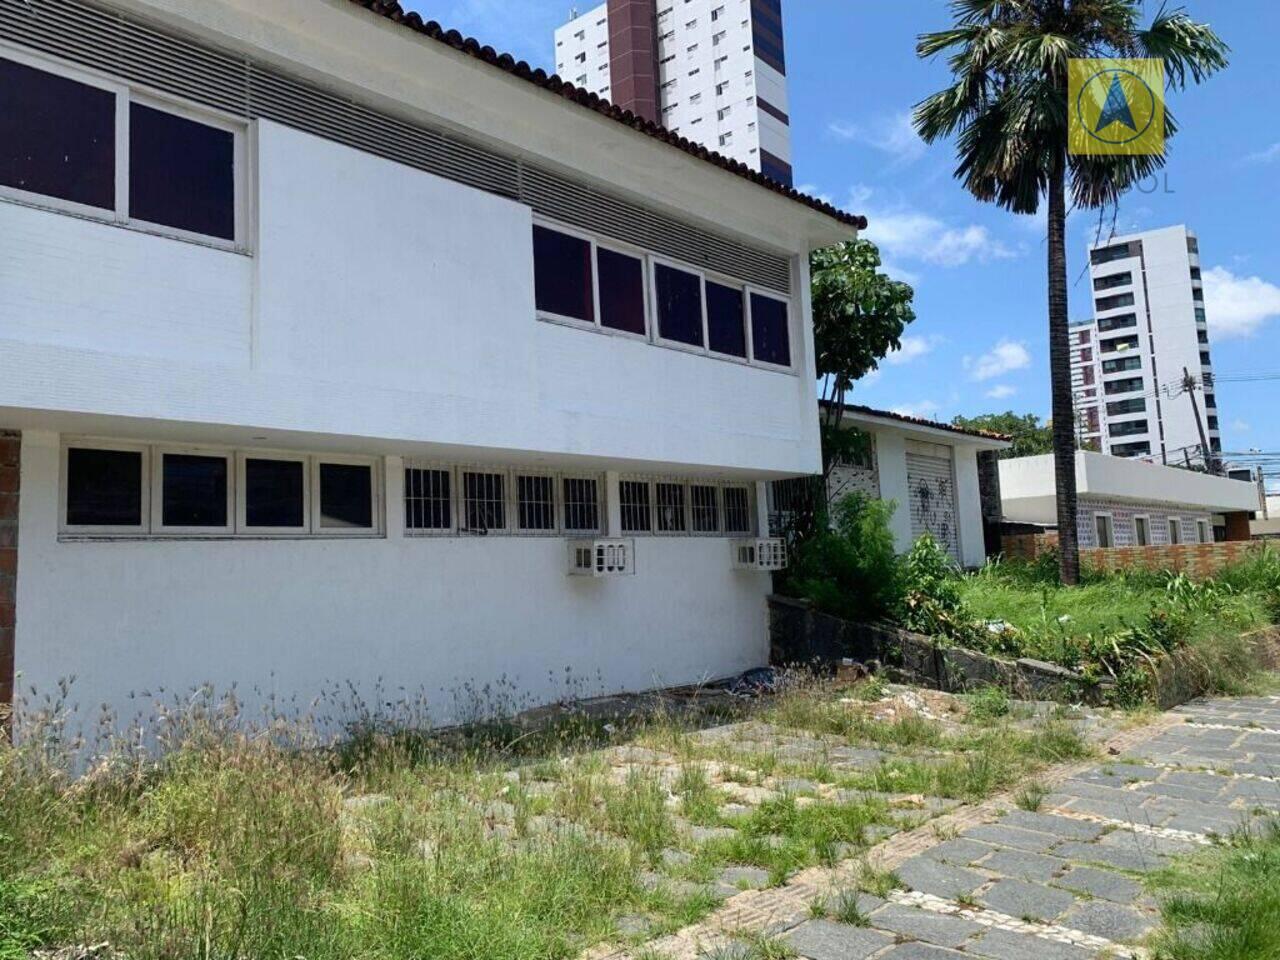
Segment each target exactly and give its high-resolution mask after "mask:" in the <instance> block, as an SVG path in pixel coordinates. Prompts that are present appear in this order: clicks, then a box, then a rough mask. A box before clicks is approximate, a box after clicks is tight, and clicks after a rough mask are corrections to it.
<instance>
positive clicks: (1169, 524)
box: [1165, 517, 1183, 547]
mask: <svg viewBox="0 0 1280 960" xmlns="http://www.w3.org/2000/svg"><path fill="white" fill-rule="evenodd" d="M1165 533H1166V535H1167V536H1168V537H1169V546H1171V547H1180V546H1182V543H1183V540H1182V518H1181V517H1166V518H1165Z"/></svg>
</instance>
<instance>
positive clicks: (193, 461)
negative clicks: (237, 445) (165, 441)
mask: <svg viewBox="0 0 1280 960" xmlns="http://www.w3.org/2000/svg"><path fill="white" fill-rule="evenodd" d="M162 472H163V477H162V479H161V489H162V494H161V496H162V503H161V515H160V520H161V523H162V524H163V525H164V526H166V527H225V526H227V458H226V457H199V456H191V455H188V454H178V453H166V454H164V463H163V470H162Z"/></svg>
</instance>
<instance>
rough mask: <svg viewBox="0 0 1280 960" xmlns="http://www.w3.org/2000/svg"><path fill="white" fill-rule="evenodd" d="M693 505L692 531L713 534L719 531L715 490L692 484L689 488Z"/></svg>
mask: <svg viewBox="0 0 1280 960" xmlns="http://www.w3.org/2000/svg"><path fill="white" fill-rule="evenodd" d="M689 497H690V501H691V502H692V504H693V511H692V512H693V529H694V530H696V531H697V532H698V533H715V532H716V531H717V530H719V529H720V511H719V507H718V504H717V502H716V488H715V487H707V486H702V485H700V484H694V485H693V486H691V487H690V488H689Z"/></svg>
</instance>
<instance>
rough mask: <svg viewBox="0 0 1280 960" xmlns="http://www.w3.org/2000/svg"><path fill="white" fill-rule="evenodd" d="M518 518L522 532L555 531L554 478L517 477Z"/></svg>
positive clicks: (536, 476) (525, 475)
mask: <svg viewBox="0 0 1280 960" xmlns="http://www.w3.org/2000/svg"><path fill="white" fill-rule="evenodd" d="M516 517H517V522H518V524H519V527H520V529H521V530H531V531H549V530H555V528H556V501H555V478H554V477H549V476H538V475H527V474H520V475H517V476H516Z"/></svg>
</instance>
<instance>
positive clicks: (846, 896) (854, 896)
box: [831, 890, 871, 927]
mask: <svg viewBox="0 0 1280 960" xmlns="http://www.w3.org/2000/svg"><path fill="white" fill-rule="evenodd" d="M858 900H859V897H858V891H856V890H842V891H840V895H839V896H838V897H836V902H835V905H834V907H833V908H832V910H831V915H832V916H833V917H835V918H836V919H837V920H839V921H840V922H841V923H847V924H849V926H851V927H869V926H871V918H870V917H868V916H867V915H866V913H864V912H863V910H862V907H861V906H859V905H858Z"/></svg>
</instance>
